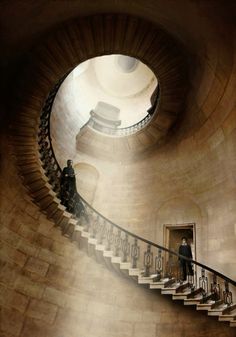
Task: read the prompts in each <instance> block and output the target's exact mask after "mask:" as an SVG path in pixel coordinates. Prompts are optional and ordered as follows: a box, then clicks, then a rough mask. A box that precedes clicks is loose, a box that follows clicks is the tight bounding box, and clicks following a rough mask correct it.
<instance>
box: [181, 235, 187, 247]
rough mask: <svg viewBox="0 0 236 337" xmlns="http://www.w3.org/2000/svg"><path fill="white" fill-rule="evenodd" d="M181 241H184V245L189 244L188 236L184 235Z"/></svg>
mask: <svg viewBox="0 0 236 337" xmlns="http://www.w3.org/2000/svg"><path fill="white" fill-rule="evenodd" d="M181 241H182V244H183V245H186V244H187V238H186V236H183V237H182V239H181Z"/></svg>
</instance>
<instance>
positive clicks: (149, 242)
mask: <svg viewBox="0 0 236 337" xmlns="http://www.w3.org/2000/svg"><path fill="white" fill-rule="evenodd" d="M77 193H78V192H77ZM78 195H79V197H80V199H81V200H82V201H83V202H84V203H85V204H86V205H87V206H88V207H89V208H90V209H91V210H92V211H93V212H94V213H96V214H97V215H98V216H99V217H101V218H102V219H103V220H105V221H106V222H108V223H110V224H111V225H112V226H114V227H116V228H117V229H119V230H121V231H122V232H124V233H126V234H128V235H130V236H132V237H134V238H135V239H138V240H140V241H143V242H145V243H147V244H149V245H151V246H154V247H156V248H158V249H161V250H163V251H165V252H167V253H170V254H171V255H175V256H177V257H180V258H181V259H184V260H187V261H191V262H192V263H194V264H196V265H197V266H199V267H201V268H203V269H206V270H208V271H210V272H211V273H214V274H215V275H217V276H219V277H220V278H223V279H225V280H227V281H228V282H229V283H231V284H233V285H234V286H236V281H234V280H232V279H230V278H229V277H227V276H225V275H224V274H222V273H220V272H218V271H216V270H214V269H212V268H210V267H208V266H207V265H205V264H202V263H200V262H198V261H195V260H193V259H189V258H187V257H186V256H183V255H181V254H178V253H176V252H174V251H173V250H170V249H168V248H166V247H163V246H161V245H158V244H157V243H155V242H153V241H150V240H148V239H145V238H143V237H141V236H139V235H137V234H134V233H132V232H130V231H128V230H127V229H125V228H123V227H121V226H119V225H117V224H116V223H114V222H112V221H111V220H109V219H108V218H106V217H105V216H104V215H102V214H101V213H99V212H98V211H97V210H96V209H95V208H93V207H92V206H91V205H90V204H89V203H88V202H87V201H86V200H85V199H84V198H83V197H82V196H81V195H80V194H79V193H78Z"/></svg>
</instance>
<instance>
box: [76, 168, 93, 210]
mask: <svg viewBox="0 0 236 337" xmlns="http://www.w3.org/2000/svg"><path fill="white" fill-rule="evenodd" d="M74 169H75V173H76V184H77V190H78V192H79V194H81V196H82V197H83V198H84V199H85V200H86V201H87V202H88V203H89V204H91V205H92V204H93V201H94V197H95V193H96V190H97V184H98V180H99V173H98V170H97V169H96V168H95V167H94V166H92V165H90V164H87V163H78V164H75V166H74Z"/></svg>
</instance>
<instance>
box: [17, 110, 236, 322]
mask: <svg viewBox="0 0 236 337" xmlns="http://www.w3.org/2000/svg"><path fill="white" fill-rule="evenodd" d="M47 126H48V125H47ZM12 131H14V137H13V138H12V142H13V144H14V147H15V154H16V156H17V162H18V166H19V169H20V172H21V175H22V176H23V179H24V183H25V185H26V186H27V188H28V190H29V193H30V195H31V197H32V198H33V199H34V201H35V203H36V204H37V205H38V206H39V207H40V208H41V210H42V212H43V213H45V214H46V215H47V216H48V218H50V219H52V220H53V221H54V222H55V224H56V225H57V226H58V227H59V228H60V229H61V231H62V234H63V235H65V236H67V237H68V238H69V239H70V240H72V241H75V242H77V244H78V247H79V248H80V249H83V250H84V251H86V252H87V253H88V254H89V255H90V256H93V257H94V258H95V260H96V261H97V262H98V263H103V264H105V265H106V266H107V267H108V268H109V269H111V270H112V271H115V272H117V273H119V274H120V275H123V276H124V277H128V278H130V279H131V280H133V281H135V282H136V283H138V284H139V285H140V286H145V287H147V288H150V289H151V290H152V291H159V292H161V294H163V295H168V296H172V299H173V300H174V301H175V300H177V301H180V300H181V301H183V304H184V305H192V306H195V307H196V310H204V311H206V313H207V314H208V315H209V316H215V317H216V318H217V319H218V320H219V321H224V322H228V323H229V324H230V326H231V327H236V303H233V302H232V298H231V296H232V293H231V291H230V290H229V284H231V286H235V285H236V282H235V281H232V280H230V279H228V278H227V277H226V276H224V275H222V274H219V273H217V272H216V271H214V270H213V269H211V268H208V267H206V266H204V265H201V264H200V263H198V262H195V261H193V262H194V263H195V265H196V268H198V269H199V268H201V270H203V269H204V270H205V271H206V272H208V274H207V276H205V271H204V274H203V275H202V277H203V278H206V280H207V283H208V279H209V277H210V276H212V275H213V278H214V275H215V276H216V275H217V277H218V278H219V277H220V278H221V281H216V278H215V286H216V288H217V287H221V288H222V287H223V284H224V283H225V287H226V288H225V290H224V294H223V295H224V296H226V297H224V298H223V297H222V296H221V298H218V299H215V300H214V299H212V298H213V297H212V295H213V294H212V289H213V288H211V291H208V287H207V291H206V289H203V287H202V286H200V279H201V278H200V279H199V282H198V281H197V282H195V281H194V280H189V281H188V282H180V280H179V279H178V277H174V276H173V275H171V272H169V274H168V273H167V274H168V275H164V267H163V265H161V266H159V267H158V261H159V263H160V262H161V263H163V254H165V253H169V254H171V252H169V251H168V252H167V249H166V248H164V247H161V246H158V245H156V244H154V243H151V242H149V241H147V240H145V239H143V238H140V237H138V236H136V235H134V234H132V233H130V232H128V231H126V230H125V229H123V228H121V227H119V226H118V225H115V224H113V223H112V222H110V221H109V220H108V219H106V218H104V217H103V216H102V215H100V214H99V213H98V212H96V211H95V210H94V209H93V208H92V207H90V206H89V205H88V204H87V203H86V201H85V200H83V199H82V198H81V197H80V199H81V202H82V203H83V205H84V209H85V213H86V214H87V216H88V217H89V221H88V219H86V217H85V216H84V215H85V214H84V215H81V217H80V218H79V219H76V218H75V217H74V216H73V215H72V214H71V213H69V212H67V211H66V208H65V207H64V206H63V205H62V204H61V202H60V199H58V197H57V193H56V192H54V191H53V188H56V187H55V184H54V182H52V181H51V178H50V177H47V174H49V173H50V167H45V155H44V156H43V155H42V152H41V154H40V153H39V151H38V150H39V148H38V145H37V144H36V143H35V140H36V139H35V136H34V134H35V128H34V126H33V125H32V123H31V122H30V120H28V119H27V113H26V114H25V116H24V118H23V119H18V120H17V124H16V125H15V126H14V125H13V126H12ZM37 140H39V143H40V137H39V139H37ZM48 149H49V151H51V157H52V158H53V155H54V154H53V149H52V148H50V147H49V148H48ZM42 157H43V158H44V161H42ZM56 163H57V162H56V159H55V158H54V161H53V165H54V166H53V167H54V169H55V165H56ZM58 170H59V168H57V170H56V169H55V170H54V171H53V175H54V177H55V175H57V179H59V174H58ZM51 173H52V171H51ZM49 176H50V174H49ZM114 231H115V233H114ZM127 237H128V239H129V241H127ZM131 239H132V240H134V241H133V242H131V241H130V240H131ZM125 240H126V249H124V244H125ZM137 242H139V244H140V246H142V247H140V246H138V243H137ZM127 244H128V246H127ZM122 247H123V248H122ZM127 247H129V248H127ZM146 247H147V248H146ZM148 247H149V248H150V251H149V253H150V254H151V255H150V254H149V253H148V249H149V248H148ZM151 248H152V251H153V249H157V250H158V254H157V255H156V258H155V261H157V263H156V265H155V267H154V266H153V265H154V264H153V263H152V264H151V263H149V262H147V261H146V263H145V262H144V265H142V261H141V260H142V259H141V258H140V256H142V254H144V256H145V254H149V258H150V257H151V259H152V260H153V257H155V255H154V256H153V255H152V254H153V253H152V252H151ZM132 249H136V255H135V254H133V255H132V253H130V250H132ZM137 250H138V251H139V252H138V254H137ZM128 251H129V252H128ZM172 253H173V255H178V254H176V253H174V252H172ZM137 255H138V256H137ZM158 257H159V260H158ZM144 259H145V258H144ZM138 260H139V261H138ZM207 277H208V279H207ZM222 281H223V282H222ZM213 285H214V282H213V283H211V287H213ZM216 288H215V289H216ZM213 290H214V289H213Z"/></svg>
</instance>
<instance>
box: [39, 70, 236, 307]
mask: <svg viewBox="0 0 236 337" xmlns="http://www.w3.org/2000/svg"><path fill="white" fill-rule="evenodd" d="M67 75H68V74H66V75H65V76H64V77H63V79H61V80H60V81H59V82H58V83H57V84H56V86H55V87H54V88H53V90H52V91H51V92H50V94H49V96H48V98H47V99H46V102H45V105H44V107H43V110H42V114H41V123H40V130H39V152H40V153H41V159H42V162H43V167H44V169H45V171H46V174H47V175H48V177H49V182H50V183H51V184H52V187H53V189H54V191H55V192H56V193H57V194H58V195H59V193H60V175H61V171H62V170H61V168H60V165H59V163H58V161H57V159H56V157H55V153H54V151H53V147H52V140H51V135H50V116H51V109H52V105H53V102H54V99H55V96H56V94H57V92H58V90H59V87H60V85H61V83H62V82H63V80H64V79H65V77H66V76H67ZM77 197H78V200H79V202H80V203H81V202H82V206H83V208H84V211H85V214H86V208H87V210H89V212H90V213H92V214H95V215H96V216H97V217H99V218H101V219H103V220H104V222H105V223H106V224H107V223H108V224H110V227H111V229H112V230H113V228H116V229H117V230H118V231H120V232H122V233H124V234H125V235H127V236H129V237H132V238H133V239H134V240H136V241H140V242H142V243H145V244H147V245H148V247H155V248H157V249H158V250H159V252H162V251H164V252H166V253H168V254H170V256H176V257H178V258H181V259H183V260H186V261H188V262H191V263H193V264H194V265H196V266H198V267H200V268H201V270H202V271H203V274H202V277H201V278H202V279H203V280H206V279H207V277H206V276H205V271H208V272H209V273H211V274H213V280H214V281H213V290H214V292H217V293H220V290H219V289H218V288H219V284H218V283H217V281H216V276H217V277H219V278H221V279H222V280H224V282H225V291H224V298H226V299H225V303H226V304H232V293H231V292H230V291H229V288H228V284H229V283H230V284H231V285H233V286H236V281H234V280H232V279H230V278H229V277H227V276H225V275H223V274H222V273H220V272H218V271H216V270H214V269H213V268H211V267H209V266H207V265H205V264H203V263H200V262H198V261H195V260H193V259H190V258H187V257H185V256H183V255H180V254H178V253H177V252H174V251H172V250H169V249H168V248H166V247H163V246H161V245H158V244H156V243H154V242H152V241H150V240H147V239H145V238H143V237H141V236H139V235H136V234H134V233H132V232H130V231H128V230H126V229H125V228H123V227H121V226H119V225H117V224H115V223H114V222H112V221H111V220H109V219H107V218H106V217H105V216H103V215H102V214H101V213H99V212H98V211H97V210H96V209H94V208H93V207H92V206H91V205H89V203H88V202H87V201H86V200H85V199H84V198H83V197H82V196H81V195H80V194H79V193H77ZM87 215H88V214H87ZM107 235H110V236H111V235H112V233H111V232H109V231H108V233H107ZM109 240H110V239H109ZM135 245H136V246H135V247H134V248H135V249H136V253H137V252H138V251H139V248H138V246H137V242H136V244H135ZM137 254H139V253H137ZM137 254H136V255H137ZM145 254H146V257H147V256H148V257H149V258H150V256H152V255H151V254H152V253H151V248H150V249H149V248H148V249H147V251H146V252H145ZM145 254H144V256H145ZM158 254H159V253H158ZM133 258H134V259H135V256H134V257H133ZM157 258H159V263H160V264H161V262H160V261H161V259H162V257H161V254H159V255H158V256H157ZM144 260H145V258H144ZM148 263H149V262H147V263H146V266H145V267H146V269H147V270H149V269H148V268H149V267H148ZM144 265H145V262H144ZM157 269H158V268H157ZM160 270H162V271H163V268H162V267H159V271H160ZM192 282H193V283H194V281H192ZM204 282H205V281H204ZM204 282H203V283H202V284H205V283H204ZM211 285H212V284H211ZM218 295H219V294H218ZM219 296H220V295H219Z"/></svg>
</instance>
